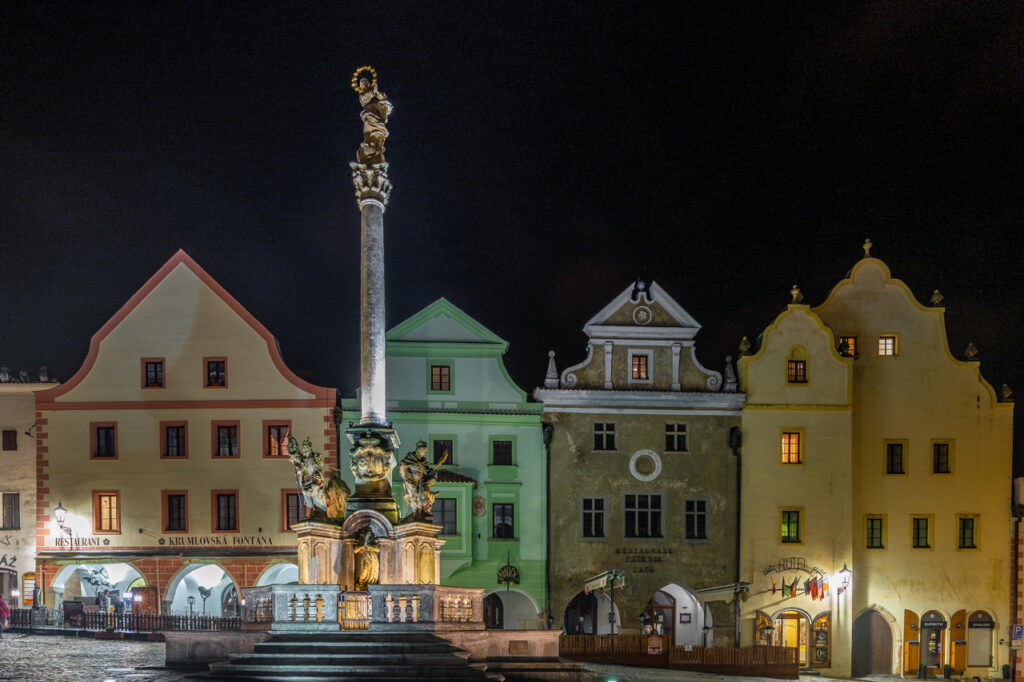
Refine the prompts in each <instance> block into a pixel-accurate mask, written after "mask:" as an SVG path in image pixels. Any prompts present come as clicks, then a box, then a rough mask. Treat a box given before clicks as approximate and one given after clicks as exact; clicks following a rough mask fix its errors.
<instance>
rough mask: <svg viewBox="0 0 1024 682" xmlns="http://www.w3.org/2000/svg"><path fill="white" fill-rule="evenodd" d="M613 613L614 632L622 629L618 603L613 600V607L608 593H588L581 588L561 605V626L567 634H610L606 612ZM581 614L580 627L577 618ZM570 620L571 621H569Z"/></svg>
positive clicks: (617, 632) (616, 632)
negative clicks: (581, 621)
mask: <svg viewBox="0 0 1024 682" xmlns="http://www.w3.org/2000/svg"><path fill="white" fill-rule="evenodd" d="M609 611H613V612H614V614H615V633H614V634H619V633H620V632H621V631H622V630H621V627H622V618H621V616H620V614H619V603H618V601H616V602H615V605H614V609H613V607H612V601H611V598H610V597H609V595H607V594H602V593H600V592H591V593H590V594H589V595H588V594H585V593H584V592H583V591H582V590H580V591H579V592H577V593H576V594H575V595H573V597H571V598H570V599H569V601H568V602H566V604H565V606H564V607H562V628H563V629H564V631H565V632H566V633H567V634H577V633H578V634H593V635H608V634H612V629H611V625H610V623H609V622H608V613H609ZM580 616H583V619H584V620H583V623H582V629H580V626H579V623H578V622H577V619H578V618H579V617H580ZM570 621H572V622H570Z"/></svg>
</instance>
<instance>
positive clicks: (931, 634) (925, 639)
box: [921, 611, 946, 668]
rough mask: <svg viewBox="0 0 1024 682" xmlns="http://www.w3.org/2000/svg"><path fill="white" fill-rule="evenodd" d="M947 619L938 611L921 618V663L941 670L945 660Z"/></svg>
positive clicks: (930, 612)
mask: <svg viewBox="0 0 1024 682" xmlns="http://www.w3.org/2000/svg"><path fill="white" fill-rule="evenodd" d="M945 641H946V619H945V618H944V617H943V615H942V614H941V613H939V612H938V611H928V612H927V613H925V614H924V615H923V616H921V663H922V664H923V665H926V666H928V667H929V668H941V667H942V664H943V662H944V660H945V648H944V643H945Z"/></svg>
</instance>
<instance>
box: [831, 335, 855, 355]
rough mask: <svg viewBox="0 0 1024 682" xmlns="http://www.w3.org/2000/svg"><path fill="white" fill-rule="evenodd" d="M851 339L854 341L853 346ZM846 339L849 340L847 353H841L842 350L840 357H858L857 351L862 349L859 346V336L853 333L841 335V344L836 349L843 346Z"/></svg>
mask: <svg viewBox="0 0 1024 682" xmlns="http://www.w3.org/2000/svg"><path fill="white" fill-rule="evenodd" d="M851 340H852V341H853V345H852V346H851V345H850V343H849V342H850V341H851ZM844 341H845V342H847V343H846V353H841V352H840V353H839V356H840V357H844V358H854V359H856V358H857V357H858V356H857V351H858V350H860V349H859V347H858V345H859V343H858V339H857V337H856V336H853V335H850V334H845V335H842V336H840V337H839V345H837V346H836V350H837V351H838V350H839V348H841V347H842V345H843V342H844Z"/></svg>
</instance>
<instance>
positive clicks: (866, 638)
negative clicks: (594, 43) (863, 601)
mask: <svg viewBox="0 0 1024 682" xmlns="http://www.w3.org/2000/svg"><path fill="white" fill-rule="evenodd" d="M852 654H853V656H852V660H851V666H852V673H853V677H863V676H865V675H888V674H890V673H891V672H892V628H891V627H889V623H888V622H887V621H886V620H885V617H884V616H883V615H882V614H881V613H879V612H878V611H875V610H874V609H871V610H869V611H865V612H864V613H862V614H860V615H859V616H857V618H856V619H855V620H854V621H853V652H852Z"/></svg>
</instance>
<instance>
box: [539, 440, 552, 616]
mask: <svg viewBox="0 0 1024 682" xmlns="http://www.w3.org/2000/svg"><path fill="white" fill-rule="evenodd" d="M541 433H542V434H543V438H544V451H545V453H546V454H547V457H546V458H545V462H544V477H545V479H546V480H545V481H544V485H545V490H546V494H545V496H544V524H545V528H544V615H545V620H546V621H547V622H546V623H545V625H546V626H547V629H548V630H550V629H551V626H552V625H553V624H554V616H552V615H551V438H552V436H554V433H555V425H554V424H552V423H551V422H544V423H542V424H541Z"/></svg>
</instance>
